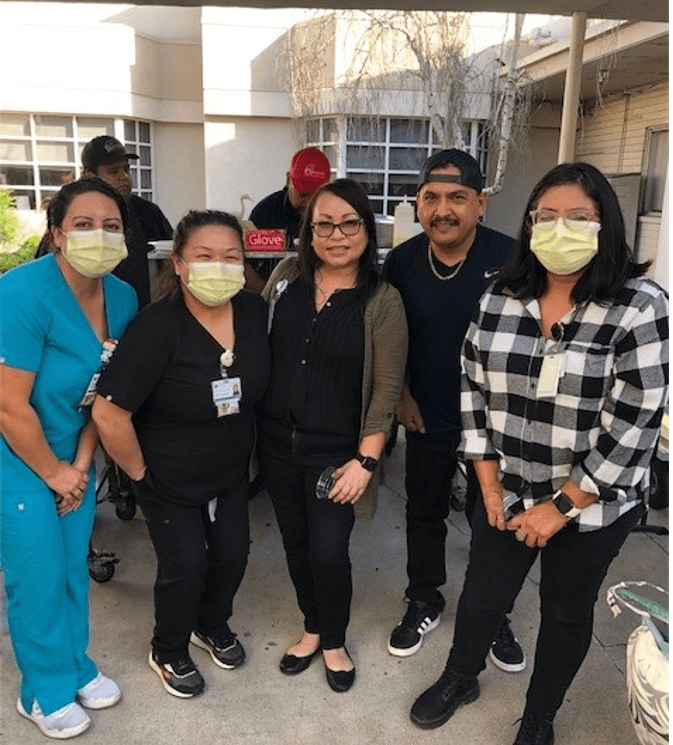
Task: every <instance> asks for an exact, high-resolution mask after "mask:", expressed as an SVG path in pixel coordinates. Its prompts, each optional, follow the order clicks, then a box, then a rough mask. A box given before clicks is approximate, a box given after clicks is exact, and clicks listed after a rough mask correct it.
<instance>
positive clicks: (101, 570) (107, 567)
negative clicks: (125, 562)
mask: <svg viewBox="0 0 673 745" xmlns="http://www.w3.org/2000/svg"><path fill="white" fill-rule="evenodd" d="M114 573H115V565H114V563H113V562H109V563H107V564H98V566H95V567H93V566H92V567H89V576H90V577H91V579H93V580H95V581H96V582H108V581H109V580H111V579H112V578H113V577H114Z"/></svg>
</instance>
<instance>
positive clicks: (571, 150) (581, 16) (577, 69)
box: [558, 10, 587, 163]
mask: <svg viewBox="0 0 673 745" xmlns="http://www.w3.org/2000/svg"><path fill="white" fill-rule="evenodd" d="M586 28H587V12H586V11H585V10H581V11H578V12H576V13H573V23H572V30H571V38H570V54H569V58H568V70H567V72H566V80H565V89H564V91H563V115H562V117H561V139H560V141H559V151H558V162H559V163H567V162H569V161H572V160H574V159H575V130H576V128H577V108H578V105H579V96H580V83H581V80H582V57H583V55H584V35H585V33H586Z"/></svg>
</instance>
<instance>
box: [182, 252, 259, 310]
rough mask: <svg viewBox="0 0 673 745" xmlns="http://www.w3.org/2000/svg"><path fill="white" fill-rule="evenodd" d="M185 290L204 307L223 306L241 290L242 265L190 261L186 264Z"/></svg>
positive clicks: (242, 283) (242, 279)
mask: <svg viewBox="0 0 673 745" xmlns="http://www.w3.org/2000/svg"><path fill="white" fill-rule="evenodd" d="M187 267H188V269H189V274H188V276H187V289H188V290H189V291H190V292H191V293H192V295H194V297H195V298H197V299H198V300H200V301H201V302H202V303H204V304H205V305H210V306H211V307H215V306H217V305H224V304H225V303H226V302H227V300H230V299H231V298H232V297H233V296H234V295H236V294H237V293H238V292H240V291H241V290H242V289H243V285H244V284H245V276H244V269H243V264H231V263H229V262H227V261H190V262H189V263H187Z"/></svg>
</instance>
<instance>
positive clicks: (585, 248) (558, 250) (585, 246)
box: [530, 218, 601, 275]
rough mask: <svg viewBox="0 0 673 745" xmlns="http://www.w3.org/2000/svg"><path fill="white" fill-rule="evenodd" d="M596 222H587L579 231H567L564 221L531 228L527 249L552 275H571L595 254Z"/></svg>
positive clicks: (598, 226)
mask: <svg viewBox="0 0 673 745" xmlns="http://www.w3.org/2000/svg"><path fill="white" fill-rule="evenodd" d="M600 229H601V224H600V223H599V222H588V223H587V224H586V225H585V226H583V227H582V228H581V229H579V230H574V229H572V228H569V227H568V226H567V225H566V223H565V221H564V220H563V218H558V219H557V220H554V221H553V222H550V223H540V224H538V225H533V229H532V232H531V236H530V250H531V251H532V252H533V253H534V254H535V256H537V258H538V261H539V262H540V264H542V266H543V267H544V268H545V269H546V270H547V271H549V272H552V273H553V274H561V275H567V274H574V273H575V272H578V271H579V270H580V269H584V267H585V266H586V265H587V264H588V263H589V262H590V261H591V259H593V257H594V256H595V255H596V254H597V253H598V231H599V230H600Z"/></svg>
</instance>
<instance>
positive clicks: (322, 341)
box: [264, 278, 365, 442]
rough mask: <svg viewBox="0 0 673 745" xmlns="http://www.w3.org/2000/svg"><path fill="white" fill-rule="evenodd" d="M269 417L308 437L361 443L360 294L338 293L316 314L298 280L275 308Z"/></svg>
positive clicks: (310, 297) (267, 400) (266, 404)
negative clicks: (332, 437) (333, 437)
mask: <svg viewBox="0 0 673 745" xmlns="http://www.w3.org/2000/svg"><path fill="white" fill-rule="evenodd" d="M270 338H271V350H272V356H273V366H272V372H271V381H270V384H269V389H268V391H267V395H266V398H265V400H264V411H265V415H266V416H267V417H268V418H270V419H272V420H275V421H278V422H282V423H284V424H287V425H289V426H292V427H297V428H298V429H300V430H302V431H304V432H312V433H321V434H323V433H324V434H331V435H341V436H345V437H347V438H349V439H350V440H353V441H355V442H357V439H358V437H359V433H360V416H361V409H362V368H363V365H364V339H365V335H364V318H363V311H362V306H361V303H360V302H359V300H358V293H357V291H356V290H339V291H337V292H335V293H334V294H333V295H332V296H331V297H330V298H329V300H328V301H327V303H325V305H324V307H323V308H322V310H321V311H320V312H318V311H316V309H315V304H314V299H313V292H312V288H310V287H309V286H308V285H307V284H306V283H305V282H303V281H302V279H301V278H299V279H296V280H295V281H294V282H292V284H290V285H289V287H288V288H287V290H286V291H285V292H284V293H283V295H281V297H280V298H279V299H278V302H277V304H276V308H275V311H274V316H273V325H272V328H271V336H270Z"/></svg>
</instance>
